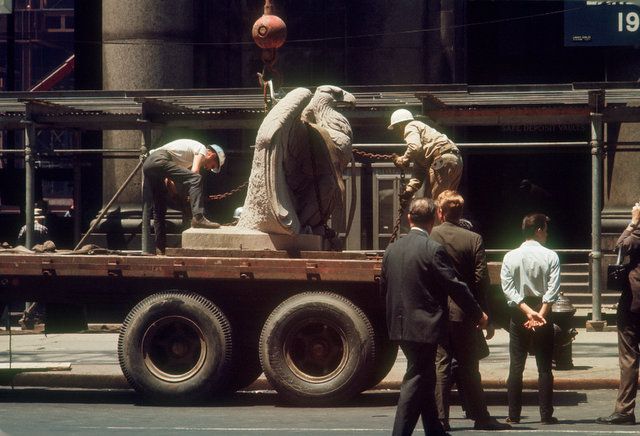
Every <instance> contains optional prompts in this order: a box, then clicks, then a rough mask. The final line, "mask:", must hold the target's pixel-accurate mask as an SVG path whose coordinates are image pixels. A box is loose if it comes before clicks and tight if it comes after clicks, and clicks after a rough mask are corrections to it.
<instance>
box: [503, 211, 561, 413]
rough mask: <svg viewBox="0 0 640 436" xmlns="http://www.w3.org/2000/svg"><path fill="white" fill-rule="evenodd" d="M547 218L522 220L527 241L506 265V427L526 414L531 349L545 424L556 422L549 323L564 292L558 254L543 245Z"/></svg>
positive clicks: (508, 257) (510, 254)
mask: <svg viewBox="0 0 640 436" xmlns="http://www.w3.org/2000/svg"><path fill="white" fill-rule="evenodd" d="M548 223H549V218H548V217H547V216H546V215H544V214H540V213H533V214H529V215H527V216H525V217H524V219H523V220H522V234H523V236H524V238H525V241H524V242H523V243H522V245H520V247H518V248H516V249H515V250H511V251H509V252H508V253H507V254H506V255H505V256H504V260H503V262H502V269H501V271H500V280H501V283H502V291H503V292H504V295H505V297H506V298H507V302H508V304H509V306H510V307H511V321H510V323H509V378H508V380H507V395H508V401H509V417H508V418H507V422H509V423H515V424H517V423H519V422H520V413H521V411H522V374H523V372H524V366H525V363H526V360H527V355H528V353H529V350H532V351H533V352H534V354H535V357H536V364H537V366H538V402H539V406H540V418H541V422H542V424H555V423H557V422H558V420H557V419H556V418H554V417H553V373H552V371H551V365H552V358H553V323H551V322H548V320H547V318H548V316H549V314H550V313H551V306H552V305H553V303H555V301H556V300H557V299H558V296H559V290H560V260H559V258H558V255H557V254H556V253H555V252H553V251H551V250H549V249H548V248H545V247H543V246H542V244H544V243H546V242H547V236H548V233H547V224H548Z"/></svg>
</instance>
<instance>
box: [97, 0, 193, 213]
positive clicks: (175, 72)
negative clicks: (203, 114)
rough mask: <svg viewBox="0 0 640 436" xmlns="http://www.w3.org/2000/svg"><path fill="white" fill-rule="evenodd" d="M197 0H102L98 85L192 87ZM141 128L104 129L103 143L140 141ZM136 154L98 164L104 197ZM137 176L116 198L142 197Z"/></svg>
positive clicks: (130, 166) (132, 144) (136, 143)
mask: <svg viewBox="0 0 640 436" xmlns="http://www.w3.org/2000/svg"><path fill="white" fill-rule="evenodd" d="M195 1H196V0H172V1H154V0H135V1H126V2H125V1H121V0H102V39H103V51H102V77H103V78H102V87H103V89H105V90H135V89H156V88H165V89H172V88H173V89H181V88H191V87H193V45H191V44H190V42H192V39H193V32H194V13H193V11H194V2H195ZM140 143H141V132H140V131H106V132H105V134H104V141H103V144H104V148H117V149H131V148H138V147H140ZM136 163H137V162H136V161H135V160H123V159H111V160H105V161H104V164H103V202H106V201H108V200H109V199H110V198H111V196H112V195H113V194H114V193H115V192H116V190H117V189H118V188H119V187H120V185H121V184H122V182H123V181H124V180H125V179H126V178H127V176H128V175H129V174H130V173H131V171H132V170H133V169H134V168H135V166H136ZM141 180H142V178H141V177H136V178H135V179H134V180H133V181H132V182H131V184H130V186H129V187H128V188H127V189H126V190H125V191H124V192H123V193H122V195H121V196H120V198H119V200H118V202H119V203H125V202H136V203H137V202H140V201H141V195H140V192H141V189H140V186H141Z"/></svg>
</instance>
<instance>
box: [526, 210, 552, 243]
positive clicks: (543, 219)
mask: <svg viewBox="0 0 640 436" xmlns="http://www.w3.org/2000/svg"><path fill="white" fill-rule="evenodd" d="M550 222H551V219H550V218H549V217H548V216H546V215H545V214H543V213H530V214H529V215H527V216H525V217H524V218H523V219H522V236H524V237H525V239H530V238H532V237H533V236H534V235H535V234H536V230H538V229H544V227H545V226H546V225H547V223H550Z"/></svg>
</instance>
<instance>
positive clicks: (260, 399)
mask: <svg viewBox="0 0 640 436" xmlns="http://www.w3.org/2000/svg"><path fill="white" fill-rule="evenodd" d="M485 396H486V399H487V405H489V406H505V407H506V406H507V393H506V391H485ZM451 400H452V403H451V404H452V405H453V406H459V405H460V397H459V396H458V395H457V393H456V392H455V391H454V392H452V397H451ZM397 402H398V391H369V392H364V393H362V394H359V395H357V396H355V397H354V398H353V399H351V400H349V401H347V402H344V403H340V404H335V405H331V406H330V407H383V406H395V405H396V404H397ZM585 402H587V395H586V393H582V392H573V391H560V392H555V393H554V404H555V405H557V406H572V405H576V404H579V403H585ZM0 403H68V404H73V403H82V404H136V405H139V406H158V405H159V404H155V403H149V402H145V401H144V400H143V398H142V397H141V396H140V395H138V394H136V393H135V392H134V391H132V390H90V389H46V388H15V389H11V388H10V387H5V388H0ZM522 403H523V405H524V406H535V405H537V404H538V395H537V392H532V391H525V392H523V395H522ZM165 405H166V404H165ZM194 405H195V406H199V407H242V406H265V405H273V406H277V407H291V408H299V407H301V406H299V405H295V404H294V405H292V404H288V403H286V402H284V401H282V400H281V398H280V397H279V396H278V394H277V393H276V392H274V391H254V392H236V393H235V394H233V395H230V396H227V397H225V398H220V399H212V400H210V401H207V402H205V403H198V404H182V405H171V406H172V407H181V406H189V407H190V406H194ZM306 407H309V406H308V405H307V406H306ZM321 407H327V406H321Z"/></svg>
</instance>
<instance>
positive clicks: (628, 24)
mask: <svg viewBox="0 0 640 436" xmlns="http://www.w3.org/2000/svg"><path fill="white" fill-rule="evenodd" d="M638 28H640V15H638V13H637V12H627V13H624V12H618V32H637V31H638Z"/></svg>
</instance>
